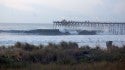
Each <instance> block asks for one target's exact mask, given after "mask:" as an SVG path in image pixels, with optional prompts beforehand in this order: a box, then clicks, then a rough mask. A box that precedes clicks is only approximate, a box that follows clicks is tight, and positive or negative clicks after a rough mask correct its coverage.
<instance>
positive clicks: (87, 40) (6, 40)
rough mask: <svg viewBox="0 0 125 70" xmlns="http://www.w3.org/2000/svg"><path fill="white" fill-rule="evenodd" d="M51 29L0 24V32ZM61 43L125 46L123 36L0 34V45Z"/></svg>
mask: <svg viewBox="0 0 125 70" xmlns="http://www.w3.org/2000/svg"><path fill="white" fill-rule="evenodd" d="M35 29H53V25H52V24H51V23H50V24H49V23H46V24H45V23H0V30H35ZM61 41H66V42H69V41H70V42H76V43H78V44H79V45H80V46H82V45H88V46H91V47H95V46H101V47H106V41H113V44H114V45H118V46H122V45H125V35H49V36H48V35H35V34H33V35H32V34H30V35H26V34H24V35H23V34H14V33H2V32H0V45H14V44H15V43H16V42H27V43H30V44H34V45H39V44H45V45H46V44H48V43H50V42H52V43H59V42H61Z"/></svg>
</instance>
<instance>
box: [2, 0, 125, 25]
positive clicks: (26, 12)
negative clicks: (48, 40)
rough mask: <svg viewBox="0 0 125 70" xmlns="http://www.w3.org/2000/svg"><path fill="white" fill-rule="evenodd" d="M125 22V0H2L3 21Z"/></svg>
mask: <svg viewBox="0 0 125 70" xmlns="http://www.w3.org/2000/svg"><path fill="white" fill-rule="evenodd" d="M61 19H68V20H80V21H84V20H90V21H105V22H125V0H0V23H51V22H53V20H61Z"/></svg>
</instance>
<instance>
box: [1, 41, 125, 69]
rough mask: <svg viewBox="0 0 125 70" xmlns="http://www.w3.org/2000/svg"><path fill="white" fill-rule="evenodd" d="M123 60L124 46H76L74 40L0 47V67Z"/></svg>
mask: <svg viewBox="0 0 125 70" xmlns="http://www.w3.org/2000/svg"><path fill="white" fill-rule="evenodd" d="M100 61H107V62H116V61H118V62H125V46H122V47H118V46H108V47H107V48H105V49H101V48H100V47H99V46H97V47H95V48H91V47H89V46H81V47H78V44H77V43H75V42H60V43H59V44H54V43H49V44H48V45H46V46H45V45H38V46H36V45H32V44H28V43H20V42H17V43H16V44H15V45H14V46H10V47H5V46H1V47H0V65H1V66H0V67H4V66H5V67H6V66H8V67H13V66H16V67H18V66H20V65H21V66H25V65H27V64H29V63H40V64H81V63H93V62H100Z"/></svg>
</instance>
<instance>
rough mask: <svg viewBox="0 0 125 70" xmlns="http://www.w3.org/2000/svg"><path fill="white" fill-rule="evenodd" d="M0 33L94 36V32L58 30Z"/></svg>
mask: <svg viewBox="0 0 125 70" xmlns="http://www.w3.org/2000/svg"><path fill="white" fill-rule="evenodd" d="M0 33H12V34H28V35H30V34H31V35H95V34H96V31H87V30H82V31H78V30H74V31H72V30H63V31H61V30H59V29H34V30H0Z"/></svg>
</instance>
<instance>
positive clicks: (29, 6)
mask: <svg viewBox="0 0 125 70" xmlns="http://www.w3.org/2000/svg"><path fill="white" fill-rule="evenodd" d="M0 4H1V5H3V6H6V7H9V8H13V9H16V10H22V11H28V10H29V11H31V10H34V6H35V5H40V6H44V7H49V8H53V9H58V10H66V11H75V10H78V11H81V10H89V9H92V8H93V7H94V6H96V5H98V4H102V0H0Z"/></svg>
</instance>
